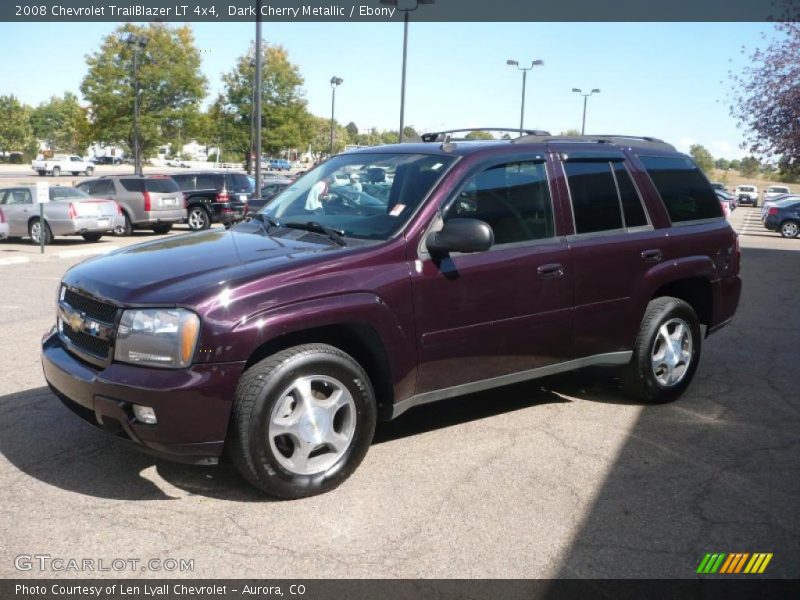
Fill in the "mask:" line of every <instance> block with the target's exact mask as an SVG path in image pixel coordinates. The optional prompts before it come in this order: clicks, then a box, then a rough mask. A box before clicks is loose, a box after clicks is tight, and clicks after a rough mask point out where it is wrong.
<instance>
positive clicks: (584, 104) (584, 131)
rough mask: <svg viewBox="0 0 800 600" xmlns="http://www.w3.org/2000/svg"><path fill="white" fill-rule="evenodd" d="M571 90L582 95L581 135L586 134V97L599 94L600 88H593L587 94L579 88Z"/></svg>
mask: <svg viewBox="0 0 800 600" xmlns="http://www.w3.org/2000/svg"><path fill="white" fill-rule="evenodd" d="M572 91H573V92H575V93H578V94H580V95H581V96H583V123H582V124H581V135H585V134H586V99H587V98H588V97H589V96H591V95H592V94H599V93H600V90H598V89H597V88H594V89H593V90H592V91H591V92H589V93H588V94H584V93H583V91H582V90H581V89H580V88H572Z"/></svg>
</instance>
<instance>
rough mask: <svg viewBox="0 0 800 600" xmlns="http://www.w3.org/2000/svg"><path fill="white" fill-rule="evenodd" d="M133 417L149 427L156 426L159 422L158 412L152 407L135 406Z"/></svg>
mask: <svg viewBox="0 0 800 600" xmlns="http://www.w3.org/2000/svg"><path fill="white" fill-rule="evenodd" d="M133 416H134V417H136V420H137V421H140V422H142V423H145V424H147V425H155V424H156V423H157V422H158V419H156V411H154V410H153V409H152V408H151V407H150V406H141V405H139V404H134V405H133Z"/></svg>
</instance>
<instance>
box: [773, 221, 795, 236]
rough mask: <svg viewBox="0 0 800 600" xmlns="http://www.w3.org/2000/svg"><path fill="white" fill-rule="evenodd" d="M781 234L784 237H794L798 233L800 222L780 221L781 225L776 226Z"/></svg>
mask: <svg viewBox="0 0 800 600" xmlns="http://www.w3.org/2000/svg"><path fill="white" fill-rule="evenodd" d="M778 231H780V233H781V235H782V236H783V237H785V238H790V239H791V238H796V237H797V236H798V234H800V223H797V222H796V221H791V220H788V221H784V222H783V223H781V226H780V227H779V228H778Z"/></svg>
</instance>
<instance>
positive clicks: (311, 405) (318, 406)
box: [268, 375, 356, 475]
mask: <svg viewBox="0 0 800 600" xmlns="http://www.w3.org/2000/svg"><path fill="white" fill-rule="evenodd" d="M355 430H356V405H355V402H354V401H353V397H352V395H351V394H350V391H349V390H348V389H347V387H345V385H344V384H343V383H342V382H341V381H338V380H337V379H334V378H333V377H328V376H327V375H310V376H307V377H299V378H297V379H295V380H294V381H293V382H292V383H291V384H290V385H289V386H288V387H287V388H286V389H285V390H284V391H283V393H282V394H281V396H280V399H279V400H278V401H277V402H276V403H275V407H274V408H273V410H272V415H271V416H270V420H269V431H268V436H269V444H270V447H271V449H272V453H273V455H274V456H275V459H276V460H277V461H278V463H279V464H280V465H281V466H282V467H283V468H284V469H286V470H287V471H290V472H291V473H293V474H295V475H314V474H316V473H322V472H324V471H326V470H327V469H329V468H330V467H331V466H333V465H334V464H335V463H336V461H338V460H339V459H340V458H341V457H342V456H343V455H344V453H345V452H346V451H347V449H348V448H349V447H350V444H351V443H352V441H353V435H354V433H355Z"/></svg>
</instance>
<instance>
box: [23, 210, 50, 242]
mask: <svg viewBox="0 0 800 600" xmlns="http://www.w3.org/2000/svg"><path fill="white" fill-rule="evenodd" d="M38 224H39V218H38V217H37V218H35V219H31V221H30V223H28V235H29V236H30V238H31V243H32V244H35V245H37V246H38V245H39V243H40V242H39V240H38V239H35V238H34V225H38ZM52 241H53V232H52V231H51V230H50V225H48V224H47V221H45V222H44V245H45V246H46V245H47V244H49V243H50V242H52Z"/></svg>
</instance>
